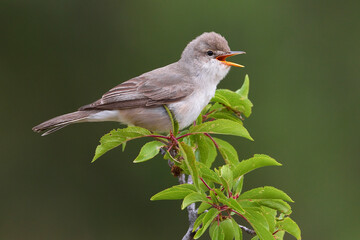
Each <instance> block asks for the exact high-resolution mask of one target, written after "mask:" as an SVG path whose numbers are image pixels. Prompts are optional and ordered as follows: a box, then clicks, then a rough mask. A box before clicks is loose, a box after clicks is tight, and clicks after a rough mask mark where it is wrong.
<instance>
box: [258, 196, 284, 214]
mask: <svg viewBox="0 0 360 240" xmlns="http://www.w3.org/2000/svg"><path fill="white" fill-rule="evenodd" d="M256 202H257V203H259V204H260V205H262V206H265V207H268V208H272V209H275V210H277V211H279V212H281V213H284V214H286V215H289V214H291V207H290V205H289V204H288V203H287V202H285V201H283V200H280V199H263V200H258V201H256Z"/></svg>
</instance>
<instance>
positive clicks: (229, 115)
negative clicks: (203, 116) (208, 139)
mask: <svg viewBox="0 0 360 240" xmlns="http://www.w3.org/2000/svg"><path fill="white" fill-rule="evenodd" d="M207 117H208V119H212V118H213V119H228V120H231V121H234V122H237V123H240V124H243V122H242V121H241V119H240V118H239V117H238V116H236V115H235V114H234V113H233V112H232V111H231V112H230V111H229V110H227V109H222V110H220V111H215V112H213V113H210V114H209V115H208V116H207Z"/></svg>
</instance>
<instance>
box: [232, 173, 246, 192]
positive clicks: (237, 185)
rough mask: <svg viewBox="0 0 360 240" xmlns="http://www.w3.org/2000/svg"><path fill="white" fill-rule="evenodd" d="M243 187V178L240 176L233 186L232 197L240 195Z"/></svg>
mask: <svg viewBox="0 0 360 240" xmlns="http://www.w3.org/2000/svg"><path fill="white" fill-rule="evenodd" d="M243 185H244V176H240V177H239V178H238V179H237V180H236V182H235V184H234V187H233V189H234V192H235V193H234V195H236V194H240V193H241V191H242V188H243Z"/></svg>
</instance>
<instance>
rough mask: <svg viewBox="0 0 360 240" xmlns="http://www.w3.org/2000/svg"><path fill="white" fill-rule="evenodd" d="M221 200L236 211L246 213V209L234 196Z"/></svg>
mask: <svg viewBox="0 0 360 240" xmlns="http://www.w3.org/2000/svg"><path fill="white" fill-rule="evenodd" d="M219 201H220V202H221V203H222V204H224V205H227V206H228V207H230V208H231V209H233V210H235V211H236V212H238V213H240V214H243V213H245V211H244V209H243V208H242V207H241V205H240V204H239V203H238V202H237V201H236V200H235V199H233V198H227V199H223V198H220V199H219Z"/></svg>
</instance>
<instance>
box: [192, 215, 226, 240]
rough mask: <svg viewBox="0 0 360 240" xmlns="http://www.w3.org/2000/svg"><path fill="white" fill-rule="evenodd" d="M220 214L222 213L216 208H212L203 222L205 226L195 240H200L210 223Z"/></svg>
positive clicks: (197, 233)
mask: <svg viewBox="0 0 360 240" xmlns="http://www.w3.org/2000/svg"><path fill="white" fill-rule="evenodd" d="M219 213H220V212H219V211H218V210H217V209H216V208H212V209H210V210H209V211H208V212H207V213H206V215H205V217H204V218H203V220H202V223H203V226H202V227H201V228H200V229H199V231H197V232H196V234H195V236H194V239H198V238H199V237H201V235H203V234H204V233H205V231H206V229H207V228H208V227H209V225H210V223H211V222H212V221H213V220H214V218H215V217H216V216H217V215H218V214H219Z"/></svg>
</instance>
